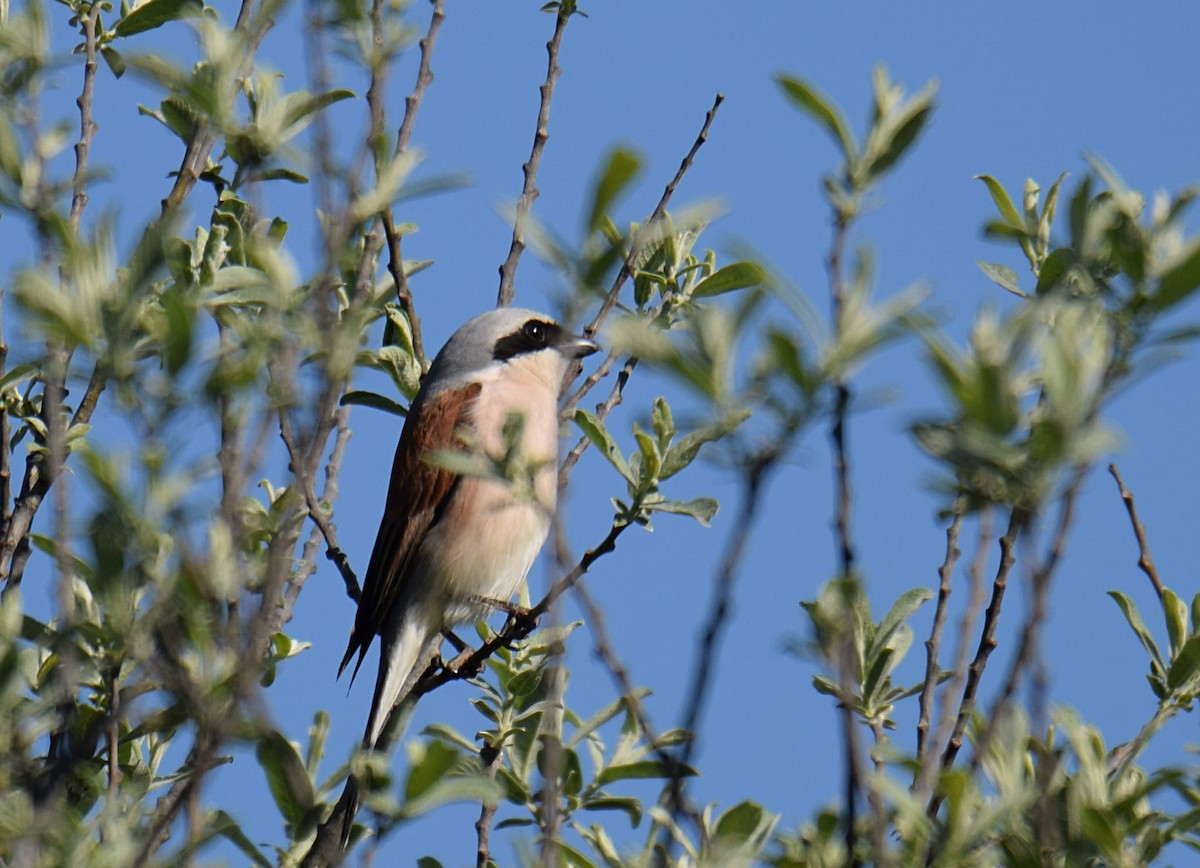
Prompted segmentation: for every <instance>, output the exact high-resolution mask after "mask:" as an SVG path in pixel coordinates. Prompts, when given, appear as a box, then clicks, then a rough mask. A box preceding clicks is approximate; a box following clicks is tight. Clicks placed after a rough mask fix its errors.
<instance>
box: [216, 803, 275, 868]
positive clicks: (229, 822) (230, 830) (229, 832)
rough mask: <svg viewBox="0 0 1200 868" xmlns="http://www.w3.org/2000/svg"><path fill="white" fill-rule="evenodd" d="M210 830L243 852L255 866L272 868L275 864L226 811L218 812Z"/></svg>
mask: <svg viewBox="0 0 1200 868" xmlns="http://www.w3.org/2000/svg"><path fill="white" fill-rule="evenodd" d="M210 828H211V829H212V831H214V832H215V833H216V834H218V835H220V836H222V837H223V838H225V839H226V840H227V841H229V842H230V843H232V844H233V845H234V846H235V847H237V848H238V849H239V850H241V851H242V853H243V855H245V856H246V858H248V859H249V860H250V861H251V862H253V863H254V864H255V865H259V866H261V868H271V865H272V864H273V863H272V862H271V860H270V859H268V858H267V857H266V856H264V855H263V854H262V852H261V851H260V850H259V849H258V848H257V847H256V846H254V842H253V841H251V840H250V839H249V838H248V837H246V833H245V832H243V831H242V827H241V826H239V825H238V824H237V821H236V820H234V819H233V817H231V816H230V815H229V814H227V813H226V812H225V811H217V813H216V815H215V816H214V818H213V820H212V821H211V823H210Z"/></svg>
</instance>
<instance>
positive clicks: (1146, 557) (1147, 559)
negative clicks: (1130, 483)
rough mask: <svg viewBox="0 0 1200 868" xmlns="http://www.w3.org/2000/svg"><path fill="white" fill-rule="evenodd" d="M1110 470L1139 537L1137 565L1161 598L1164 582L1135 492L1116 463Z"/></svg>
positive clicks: (1135, 532) (1109, 466)
mask: <svg viewBox="0 0 1200 868" xmlns="http://www.w3.org/2000/svg"><path fill="white" fill-rule="evenodd" d="M1108 472H1109V473H1111V474H1112V478H1113V479H1115V480H1116V481H1117V489H1118V490H1119V491H1120V492H1121V500H1123V501H1124V502H1125V509H1126V510H1128V512H1129V523H1130V524H1132V525H1133V535H1134V536H1135V537H1137V544H1138V562H1137V565H1138V566H1139V567H1141V569H1142V572H1143V573H1145V574H1146V576H1147V577H1148V578H1149V579H1150V584H1152V585H1154V592H1155V593H1156V594H1158V598H1159V599H1160V600H1161V599H1162V595H1163V583H1162V580H1161V579H1159V577H1158V568H1157V567H1155V566H1154V558H1153V556H1151V554H1150V541H1149V540H1148V539H1147V538H1146V526H1145V525H1144V524H1142V520H1141V519H1140V518H1138V514H1137V508H1136V507H1135V506H1134V505H1133V494H1132V492H1130V490H1129V489H1128V488H1126V487H1125V480H1123V479H1121V471H1119V470H1118V469H1117V465H1116V464H1109V465H1108Z"/></svg>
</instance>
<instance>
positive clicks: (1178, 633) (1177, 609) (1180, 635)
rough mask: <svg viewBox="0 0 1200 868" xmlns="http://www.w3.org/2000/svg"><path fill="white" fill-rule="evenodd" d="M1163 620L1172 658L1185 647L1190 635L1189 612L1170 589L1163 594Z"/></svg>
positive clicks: (1164, 590) (1164, 589) (1166, 589)
mask: <svg viewBox="0 0 1200 868" xmlns="http://www.w3.org/2000/svg"><path fill="white" fill-rule="evenodd" d="M1162 610H1163V620H1165V621H1166V624H1167V638H1168V639H1170V641H1171V656H1172V657H1174V656H1175V655H1176V654H1178V653H1179V649H1180V648H1182V647H1183V643H1184V640H1185V639H1187V635H1188V610H1187V606H1186V605H1185V604H1184V602H1183V600H1181V599H1179V596H1178V595H1177V594H1176V593H1175V592H1174V591H1172V590H1171V589H1170V588H1163V592H1162Z"/></svg>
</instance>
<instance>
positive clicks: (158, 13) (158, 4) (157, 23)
mask: <svg viewBox="0 0 1200 868" xmlns="http://www.w3.org/2000/svg"><path fill="white" fill-rule="evenodd" d="M203 9H204V4H203V3H201V2H200V0H146V2H145V3H143V4H141V5H140V6H138V7H137V8H136V9H134V10H133V11H131V12H130V13H129V14H128V15H126V16H124V17H123V18H122V19H121V20H120V21H118V22H117V26H116V27H114V28H113V33H114V35H116V36H133V35H134V34H135V33H144V32H145V31H147V30H153V29H154V28H156V27H162V26H163V25H164V24H166V23H167V22H168V21H174V20H176V19H177V18H183V17H184V16H188V15H199V14H200V13H201V11H203Z"/></svg>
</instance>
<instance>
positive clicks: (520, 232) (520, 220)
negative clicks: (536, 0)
mask: <svg viewBox="0 0 1200 868" xmlns="http://www.w3.org/2000/svg"><path fill="white" fill-rule="evenodd" d="M571 14H572V13H571V12H570V11H568V10H567V9H566V8H565V4H564V6H563V7H560V8H559V10H558V12H557V13H556V14H555V17H554V35H553V36H551V37H550V41H549V42H547V43H546V55H547V62H546V80H545V81H543V82H542V84H541V86H540V87H539V88H538V91H539V92H540V93H541V103H540V104H539V106H538V116H537V128H536V129H535V130H534V133H533V149H532V150H531V151H530V152H529V159H528V160H526V161H525V164H524V165H522V166H521V172H522V173H523V174H524V176H525V181H524V183H523V184H522V186H521V195H520V197H518V199H517V208H516V215H515V218H514V220H513V233H512V243H511V244H510V245H509V248H508V256H507V257H506V258H505V260H504V262H503V264H501V266H500V291H499V293H497V295H496V307H507V306H508V305H510V304H512V300H513V297H514V296H515V295H516V287H515V286H514V284H513V280H514V279H515V277H516V274H517V263H518V261H519V260H520V259H521V253H522V252H523V251H524V250H525V226H526V224H527V223H528V221H529V214H530V212H531V211H532V210H533V203H534V200H535V199H537V197H538V188H537V173H538V167H539V166H540V165H541V163H542V153H543V152H544V151H545V150H546V140H547V139H549V138H550V101H551V100H552V99H553V97H554V84H555V82H557V81H558V76H559V74H560V73H561V72H562V70H561V69H560V68H559V66H558V50H559V46H560V45H561V44H562V37H563V31H564V30H566V27H567V21H568V20H569V19H570V17H571Z"/></svg>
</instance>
